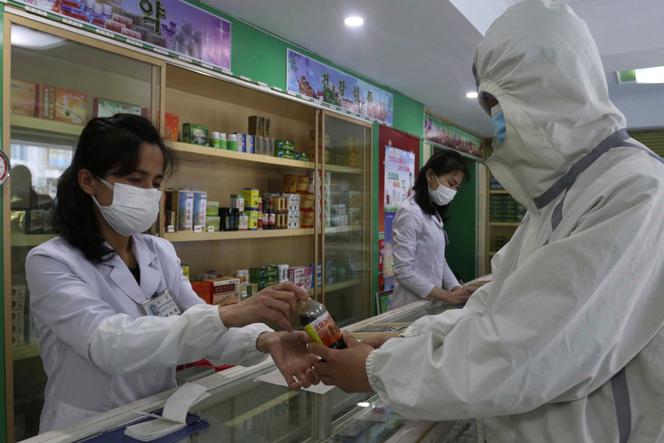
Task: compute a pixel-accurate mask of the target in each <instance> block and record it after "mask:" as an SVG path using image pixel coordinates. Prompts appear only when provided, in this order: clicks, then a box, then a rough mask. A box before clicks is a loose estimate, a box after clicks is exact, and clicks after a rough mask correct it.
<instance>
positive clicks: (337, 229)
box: [325, 225, 362, 234]
mask: <svg viewBox="0 0 664 443" xmlns="http://www.w3.org/2000/svg"><path fill="white" fill-rule="evenodd" d="M361 230H362V226H359V225H358V226H335V227H333V228H325V234H342V233H344V232H357V231H361Z"/></svg>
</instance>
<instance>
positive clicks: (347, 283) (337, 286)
mask: <svg viewBox="0 0 664 443" xmlns="http://www.w3.org/2000/svg"><path fill="white" fill-rule="evenodd" d="M361 283H362V280H360V279H359V278H356V279H353V280H348V281H342V282H341V283H334V284H331V285H327V286H324V287H323V290H324V292H333V291H339V290H341V289H347V288H351V287H353V286H357V285H359V284H361Z"/></svg>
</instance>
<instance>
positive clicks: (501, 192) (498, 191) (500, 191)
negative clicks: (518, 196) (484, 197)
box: [489, 189, 510, 195]
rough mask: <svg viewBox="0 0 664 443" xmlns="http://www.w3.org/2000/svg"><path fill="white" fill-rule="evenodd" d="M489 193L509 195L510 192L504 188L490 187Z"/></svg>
mask: <svg viewBox="0 0 664 443" xmlns="http://www.w3.org/2000/svg"><path fill="white" fill-rule="evenodd" d="M489 194H497V195H509V194H510V193H509V192H507V191H506V190H504V189H489Z"/></svg>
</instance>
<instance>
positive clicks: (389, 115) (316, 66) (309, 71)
mask: <svg viewBox="0 0 664 443" xmlns="http://www.w3.org/2000/svg"><path fill="white" fill-rule="evenodd" d="M286 58H287V63H286V71H287V72H286V82H287V86H288V92H290V93H293V94H299V95H302V96H305V97H310V98H313V99H315V100H318V101H321V102H323V103H328V104H330V105H333V106H336V107H338V108H341V109H343V110H345V111H347V112H351V113H354V114H357V115H360V116H362V117H365V118H369V119H372V120H378V121H380V122H383V123H386V124H387V125H390V126H391V125H392V120H393V109H392V103H393V96H392V94H391V93H389V92H387V91H385V90H383V89H380V88H378V87H376V86H374V85H371V84H369V83H367V82H365V81H363V80H360V79H358V78H356V77H353V76H352V75H349V74H346V73H344V72H341V71H339V70H338V69H335V68H332V67H331V66H328V65H326V64H324V63H321V62H319V61H317V60H314V59H312V58H311V57H307V56H306V55H303V54H300V53H299V52H297V51H293V50H292V49H288V50H287V56H286Z"/></svg>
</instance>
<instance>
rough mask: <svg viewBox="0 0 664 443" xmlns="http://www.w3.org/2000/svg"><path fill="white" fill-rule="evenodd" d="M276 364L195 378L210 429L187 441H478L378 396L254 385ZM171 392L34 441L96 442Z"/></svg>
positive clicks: (466, 430)
mask: <svg viewBox="0 0 664 443" xmlns="http://www.w3.org/2000/svg"><path fill="white" fill-rule="evenodd" d="M448 308H449V306H445V305H442V304H440V303H434V302H429V301H422V302H416V303H413V304H410V305H407V306H404V307H402V308H399V309H396V310H394V311H390V312H387V313H385V314H382V315H380V316H377V317H372V318H369V319H366V320H364V321H361V322H358V323H355V324H353V325H351V326H349V327H348V328H346V330H348V331H351V332H353V331H359V330H363V329H366V328H367V327H370V326H372V325H374V326H375V325H381V324H382V325H385V324H397V323H403V322H407V323H410V322H412V321H414V320H416V319H417V318H420V317H422V316H424V315H432V314H437V313H440V312H442V311H444V310H445V309H448ZM274 369H275V368H274V365H273V363H272V361H271V360H270V359H267V360H266V361H264V362H262V363H260V364H258V365H255V366H252V367H248V368H243V367H239V366H238V367H234V368H231V369H229V370H226V371H223V372H220V373H217V374H214V375H210V376H207V377H204V378H201V379H198V380H196V383H199V384H202V385H204V386H205V387H206V388H207V390H208V393H209V394H210V396H209V397H208V398H206V399H205V400H203V401H202V402H200V403H198V404H197V405H196V406H195V407H194V408H193V409H192V410H191V412H192V413H194V414H196V415H199V416H200V417H202V418H204V419H205V420H206V421H207V422H208V423H209V427H207V428H206V429H203V430H201V431H199V432H198V433H196V434H194V435H193V436H191V437H189V438H190V441H191V442H192V443H207V442H210V443H211V442H220V441H222V442H247V443H249V442H250V443H260V442H266V443H267V442H305V441H306V442H379V441H380V442H382V441H389V442H399V441H408V442H418V441H427V442H472V441H475V437H474V435H475V430H474V424H473V423H472V422H471V421H453V422H439V423H434V422H426V421H411V420H405V419H403V418H401V417H399V416H398V415H397V414H395V413H393V412H391V410H390V408H389V407H388V406H386V405H384V404H382V402H381V401H380V399H379V398H378V396H377V395H376V394H373V393H371V394H346V393H344V392H342V391H341V390H339V389H338V388H334V389H332V390H331V391H329V392H327V393H326V394H323V395H319V394H315V393H312V392H308V391H297V392H294V391H288V389H287V388H285V387H281V386H276V385H271V384H267V383H262V382H256V381H255V378H256V377H257V376H259V375H263V374H266V373H268V372H271V371H272V370H274ZM170 394H171V391H169V392H164V393H161V394H158V395H155V396H153V397H150V398H146V399H143V400H139V401H137V402H134V403H132V404H129V405H127V406H124V407H121V408H118V409H115V410H112V411H108V412H106V413H103V414H100V415H98V416H96V417H93V418H91V419H88V420H86V421H85V422H82V423H81V424H80V425H79V426H77V427H74V428H70V429H67V430H63V431H54V432H49V433H47V434H43V435H40V436H37V437H35V438H33V439H31V440H29V442H30V443H61V442H73V441H86V442H94V441H95V440H96V439H98V437H99V435H100V434H102V433H103V432H105V431H108V430H112V429H114V428H117V427H121V426H126V425H127V424H128V423H131V422H132V421H136V420H137V419H138V417H139V416H138V415H137V414H136V412H135V411H158V410H159V409H160V408H162V407H163V405H164V403H165V400H166V398H168V396H169V395H170Z"/></svg>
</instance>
